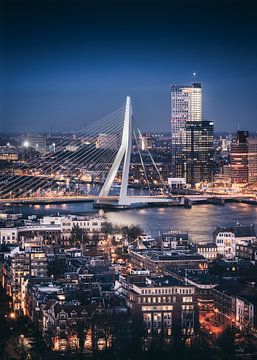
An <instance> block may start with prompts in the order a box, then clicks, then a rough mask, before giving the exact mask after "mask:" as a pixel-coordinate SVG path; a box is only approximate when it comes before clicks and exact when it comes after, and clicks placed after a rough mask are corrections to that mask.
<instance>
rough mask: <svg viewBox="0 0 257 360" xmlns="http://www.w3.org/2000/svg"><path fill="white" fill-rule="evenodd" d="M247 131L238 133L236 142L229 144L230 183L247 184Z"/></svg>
mask: <svg viewBox="0 0 257 360" xmlns="http://www.w3.org/2000/svg"><path fill="white" fill-rule="evenodd" d="M248 136H249V133H248V131H238V132H237V139H236V142H234V143H232V144H231V153H230V168H231V181H232V183H234V184H246V183H247V182H248V145H247V138H248Z"/></svg>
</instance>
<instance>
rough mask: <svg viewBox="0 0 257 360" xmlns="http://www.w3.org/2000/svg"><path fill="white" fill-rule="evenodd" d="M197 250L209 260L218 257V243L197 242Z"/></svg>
mask: <svg viewBox="0 0 257 360" xmlns="http://www.w3.org/2000/svg"><path fill="white" fill-rule="evenodd" d="M196 251H197V253H198V254H200V255H202V256H204V257H205V259H207V260H210V261H212V260H215V259H216V258H217V245H215V244H214V243H208V244H197V245H196Z"/></svg>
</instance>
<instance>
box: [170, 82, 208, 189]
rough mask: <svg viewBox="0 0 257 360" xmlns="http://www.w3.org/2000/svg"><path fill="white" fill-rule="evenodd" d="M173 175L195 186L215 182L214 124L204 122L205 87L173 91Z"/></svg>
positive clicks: (180, 88)
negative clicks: (203, 97)
mask: <svg viewBox="0 0 257 360" xmlns="http://www.w3.org/2000/svg"><path fill="white" fill-rule="evenodd" d="M171 109H172V110H171V138H172V174H173V177H175V178H185V179H186V182H187V183H188V184H190V185H191V186H195V185H196V184H197V183H200V182H203V181H212V178H213V153H214V146H213V127H214V123H213V121H206V120H203V115H202V86H201V84H200V83H194V84H192V85H191V86H172V88H171Z"/></svg>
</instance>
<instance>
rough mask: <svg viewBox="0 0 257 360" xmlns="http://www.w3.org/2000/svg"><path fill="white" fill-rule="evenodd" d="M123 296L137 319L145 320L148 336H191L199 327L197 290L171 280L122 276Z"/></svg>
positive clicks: (144, 332)
mask: <svg viewBox="0 0 257 360" xmlns="http://www.w3.org/2000/svg"><path fill="white" fill-rule="evenodd" d="M119 287H120V288H121V290H119V293H120V294H121V295H123V296H125V298H126V302H127V306H128V308H129V309H130V311H131V314H132V317H134V319H141V325H142V334H144V336H154V335H164V336H167V337H172V336H173V334H175V333H182V336H186V337H189V336H191V335H193V334H194V332H195V328H196V327H197V323H198V322H197V319H198V316H197V311H198V310H197V302H196V293H195V287H194V286H192V285H190V284H186V285H185V284H184V283H183V282H181V281H179V280H177V279H175V278H173V277H171V276H162V277H155V278H153V277H151V278H149V277H147V276H143V275H141V274H140V275H139V276H138V277H137V276H135V275H132V276H130V275H127V276H120V280H119V286H118V284H117V283H116V289H119Z"/></svg>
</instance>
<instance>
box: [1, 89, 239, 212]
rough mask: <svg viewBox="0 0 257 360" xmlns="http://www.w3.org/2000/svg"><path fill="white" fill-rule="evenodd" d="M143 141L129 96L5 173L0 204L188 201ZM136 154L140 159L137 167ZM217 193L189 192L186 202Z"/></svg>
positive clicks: (107, 203)
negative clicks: (172, 188)
mask: <svg viewBox="0 0 257 360" xmlns="http://www.w3.org/2000/svg"><path fill="white" fill-rule="evenodd" d="M142 139H143V137H142V134H141V132H140V130H139V129H138V127H137V126H136V123H135V120H134V117H133V114H132V106H131V99H130V97H129V96H128V97H127V99H126V104H125V106H123V107H121V108H120V109H118V110H116V111H114V112H113V113H111V114H109V115H108V116H106V117H104V118H102V119H100V120H99V121H97V122H95V123H93V124H91V125H89V126H87V127H85V128H83V129H82V130H80V131H78V132H77V133H76V134H73V136H72V138H71V137H68V138H67V137H64V138H63V139H62V140H61V141H60V142H58V144H55V145H54V147H53V149H52V151H49V152H48V153H46V154H44V155H42V154H39V153H36V154H35V156H34V157H33V158H32V160H29V161H24V162H23V163H21V164H20V166H19V167H18V168H14V169H13V170H12V171H9V172H8V171H7V172H6V173H5V174H4V175H3V176H1V177H0V203H18V202H19V203H51V202H52V203H53V202H67V201H94V202H95V205H96V206H114V207H119V208H126V207H129V206H131V205H133V204H141V205H142V204H160V205H161V204H163V205H164V204H166V205H172V204H177V203H183V201H184V200H185V197H184V196H182V195H174V196H171V195H169V194H168V189H167V187H166V185H165V182H164V181H163V179H162V175H161V171H160V169H159V168H158V166H157V164H156V163H155V161H154V159H153V157H152V155H151V153H150V151H149V150H148V148H147V146H146V147H144V149H143V150H144V151H143V152H142V148H143V146H142ZM27 145H28V144H27ZM132 156H133V157H134V158H135V157H136V163H137V168H136V170H135V160H134V162H133V161H131V157H132ZM146 162H147V164H146ZM132 170H133V171H132ZM153 178H154V180H153ZM156 179H158V180H156ZM137 182H138V183H140V184H142V183H143V185H144V188H145V190H144V195H134V194H135V193H136V192H134V194H133V195H131V194H128V185H129V183H132V184H134V185H135V184H136V183H137ZM154 183H155V184H156V183H157V184H158V185H157V187H158V190H159V193H156V192H155V193H153V187H154V186H153V184H154ZM155 187H156V185H155ZM117 191H118V193H117ZM214 197H215V196H214V195H190V196H187V200H189V201H204V200H208V199H211V198H214ZM233 197H234V196H233ZM223 198H224V199H227V198H229V196H224V197H223ZM230 198H231V196H230Z"/></svg>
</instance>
